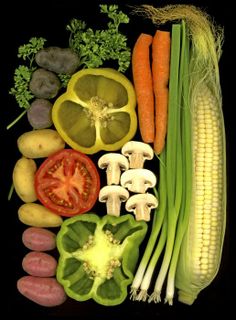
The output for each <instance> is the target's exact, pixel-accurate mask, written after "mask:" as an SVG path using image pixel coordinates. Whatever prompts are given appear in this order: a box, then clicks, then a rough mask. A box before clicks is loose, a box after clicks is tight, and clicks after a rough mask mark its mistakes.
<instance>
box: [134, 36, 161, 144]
mask: <svg viewBox="0 0 236 320" xmlns="http://www.w3.org/2000/svg"><path fill="white" fill-rule="evenodd" d="M151 44H152V36H151V35H149V34H145V33H141V34H140V36H139V37H138V39H137V41H136V43H135V45H134V48H133V54H132V72H133V81H134V88H135V91H136V96H137V103H138V119H139V129H140V134H141V138H142V140H143V141H144V142H146V143H152V142H153V141H154V131H155V124H154V92H153V85H152V73H151V64H150V54H149V47H150V45H151Z"/></svg>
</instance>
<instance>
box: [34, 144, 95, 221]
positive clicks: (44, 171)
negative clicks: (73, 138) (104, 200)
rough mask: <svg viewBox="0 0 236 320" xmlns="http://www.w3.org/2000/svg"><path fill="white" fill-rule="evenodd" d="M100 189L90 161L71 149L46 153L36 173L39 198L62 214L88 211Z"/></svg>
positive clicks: (66, 215)
mask: <svg viewBox="0 0 236 320" xmlns="http://www.w3.org/2000/svg"><path fill="white" fill-rule="evenodd" d="M99 189H100V178H99V174H98V171H97V168H96V166H95V164H94V163H93V161H92V160H91V159H90V158H89V157H88V156H87V155H85V154H83V153H81V152H79V151H76V150H72V149H64V150H61V151H58V152H56V153H54V154H53V155H51V156H49V157H48V158H47V159H46V160H45V161H44V162H43V163H42V164H41V166H40V167H39V168H38V170H37V172H36V175H35V190H36V194H37V197H38V199H39V201H40V202H41V203H42V204H43V205H44V206H45V207H46V208H48V209H49V210H51V211H53V212H55V213H57V214H59V215H61V216H65V217H70V216H73V215H76V214H80V213H83V212H87V211H89V210H90V209H91V208H92V207H93V206H94V204H95V202H96V200H97V197H98V193H99Z"/></svg>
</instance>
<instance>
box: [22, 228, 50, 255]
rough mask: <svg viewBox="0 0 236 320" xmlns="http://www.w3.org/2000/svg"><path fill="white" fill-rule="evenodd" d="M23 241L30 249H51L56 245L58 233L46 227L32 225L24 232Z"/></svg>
mask: <svg viewBox="0 0 236 320" xmlns="http://www.w3.org/2000/svg"><path fill="white" fill-rule="evenodd" d="M22 242H23V244H24V245H25V246H26V248H28V249H30V250H33V251H49V250H53V249H54V248H55V247H56V235H55V233H53V232H51V231H49V230H47V229H44V228H39V227H38V228H37V227H30V228H27V229H26V230H25V231H24V232H23V234H22Z"/></svg>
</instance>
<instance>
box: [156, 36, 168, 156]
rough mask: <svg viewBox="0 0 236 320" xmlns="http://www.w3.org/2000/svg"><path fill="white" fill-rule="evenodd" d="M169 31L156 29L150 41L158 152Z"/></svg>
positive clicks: (163, 130) (162, 139)
mask: <svg viewBox="0 0 236 320" xmlns="http://www.w3.org/2000/svg"><path fill="white" fill-rule="evenodd" d="M170 45H171V40H170V32H169V31H162V30H157V31H156V33H155V35H154V37H153V42H152V78H153V90H154V97H155V138H154V151H155V152H156V153H157V154H160V153H161V151H162V150H163V148H164V146H165V139H166V132H167V112H168V110H167V109H168V95H169V89H168V82H169V74H170Z"/></svg>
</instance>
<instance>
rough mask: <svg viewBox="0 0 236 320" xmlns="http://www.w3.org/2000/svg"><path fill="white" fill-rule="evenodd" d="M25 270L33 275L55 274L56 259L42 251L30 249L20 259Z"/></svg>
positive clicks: (47, 275) (46, 275)
mask: <svg viewBox="0 0 236 320" xmlns="http://www.w3.org/2000/svg"><path fill="white" fill-rule="evenodd" d="M22 268H23V269H24V271H25V272H27V273H28V274H30V275H31V276H35V277H52V276H55V274H56V268H57V261H56V259H55V258H54V257H52V256H51V255H49V254H47V253H44V252H37V251H31V252H29V253H27V254H26V255H25V257H24V259H23V261H22Z"/></svg>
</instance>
